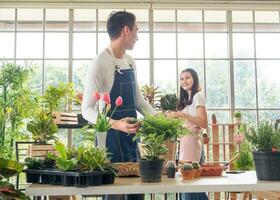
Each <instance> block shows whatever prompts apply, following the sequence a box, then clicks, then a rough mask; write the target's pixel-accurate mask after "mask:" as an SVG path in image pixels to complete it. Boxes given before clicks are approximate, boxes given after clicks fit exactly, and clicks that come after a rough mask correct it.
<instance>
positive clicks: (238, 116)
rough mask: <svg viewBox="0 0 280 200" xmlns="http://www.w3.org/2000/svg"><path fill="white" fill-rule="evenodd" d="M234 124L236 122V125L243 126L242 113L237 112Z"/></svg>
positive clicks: (234, 116)
mask: <svg viewBox="0 0 280 200" xmlns="http://www.w3.org/2000/svg"><path fill="white" fill-rule="evenodd" d="M233 122H234V123H235V124H241V112H240V111H238V112H235V113H234V114H233Z"/></svg>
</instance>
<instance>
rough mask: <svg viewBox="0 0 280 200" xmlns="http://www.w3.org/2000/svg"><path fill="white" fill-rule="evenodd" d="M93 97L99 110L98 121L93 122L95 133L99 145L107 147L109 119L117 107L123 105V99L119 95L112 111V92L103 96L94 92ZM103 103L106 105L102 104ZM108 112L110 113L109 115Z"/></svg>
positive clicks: (99, 146)
mask: <svg viewBox="0 0 280 200" xmlns="http://www.w3.org/2000/svg"><path fill="white" fill-rule="evenodd" d="M93 97H94V98H95V100H96V102H97V103H96V108H95V109H96V110H97V111H98V114H97V119H96V122H95V124H93V128H94V129H95V135H96V139H97V147H98V148H106V137H107V131H108V130H109V129H110V128H111V125H110V124H109V121H110V119H111V117H112V116H113V114H114V112H115V111H116V109H117V108H118V107H119V106H121V105H122V103H123V99H122V97H121V96H119V97H118V98H117V99H116V101H115V108H114V110H113V111H111V99H110V94H109V93H108V92H105V93H104V94H103V95H102V98H101V96H100V94H99V93H98V92H95V93H94V94H93ZM102 103H103V104H104V105H105V106H102ZM108 113H110V116H109V117H107V115H108Z"/></svg>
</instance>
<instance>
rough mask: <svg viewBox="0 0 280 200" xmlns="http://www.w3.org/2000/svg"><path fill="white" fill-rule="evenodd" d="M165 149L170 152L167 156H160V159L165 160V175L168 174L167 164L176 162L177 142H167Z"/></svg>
mask: <svg viewBox="0 0 280 200" xmlns="http://www.w3.org/2000/svg"><path fill="white" fill-rule="evenodd" d="M165 147H166V148H167V149H168V152H167V154H166V155H162V156H160V158H162V159H164V163H163V171H162V172H163V174H166V173H167V172H166V163H167V161H169V160H172V161H175V159H176V150H177V142H176V141H171V140H169V141H166V143H165Z"/></svg>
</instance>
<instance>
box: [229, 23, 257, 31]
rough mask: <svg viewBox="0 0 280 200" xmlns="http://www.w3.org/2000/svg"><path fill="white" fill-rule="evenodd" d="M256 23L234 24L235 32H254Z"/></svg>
mask: <svg viewBox="0 0 280 200" xmlns="http://www.w3.org/2000/svg"><path fill="white" fill-rule="evenodd" d="M253 30H254V25H253V24H246V23H243V24H232V31H233V32H253Z"/></svg>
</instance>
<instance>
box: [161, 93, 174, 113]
mask: <svg viewBox="0 0 280 200" xmlns="http://www.w3.org/2000/svg"><path fill="white" fill-rule="evenodd" d="M177 103H178V99H177V97H176V94H166V95H163V96H161V98H160V106H161V109H162V111H167V110H176V107H177Z"/></svg>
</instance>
